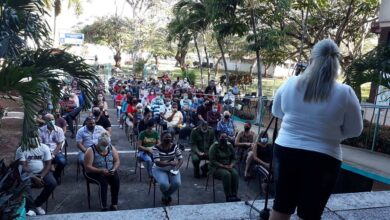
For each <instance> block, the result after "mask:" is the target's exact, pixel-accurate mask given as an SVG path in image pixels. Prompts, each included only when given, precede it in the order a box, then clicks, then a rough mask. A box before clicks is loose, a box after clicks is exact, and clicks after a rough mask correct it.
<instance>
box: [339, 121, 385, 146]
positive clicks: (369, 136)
mask: <svg viewBox="0 0 390 220" xmlns="http://www.w3.org/2000/svg"><path fill="white" fill-rule="evenodd" d="M375 125H376V124H374V123H373V124H371V127H370V122H369V121H367V120H364V122H363V126H364V127H363V131H362V134H361V135H360V136H359V137H354V138H349V139H346V140H344V141H343V142H342V144H346V145H350V146H352V147H359V148H364V149H369V150H371V146H372V141H373V135H374V132H375ZM374 151H377V152H381V153H385V154H390V126H382V125H380V126H379V127H378V134H377V138H376V144H375V148H374Z"/></svg>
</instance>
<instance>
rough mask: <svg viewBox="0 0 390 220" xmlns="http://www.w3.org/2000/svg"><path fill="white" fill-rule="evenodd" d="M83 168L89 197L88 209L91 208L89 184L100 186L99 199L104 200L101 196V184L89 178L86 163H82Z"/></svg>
mask: <svg viewBox="0 0 390 220" xmlns="http://www.w3.org/2000/svg"><path fill="white" fill-rule="evenodd" d="M80 166H81V168H82V171H83V175H84V178H85V183H86V184H87V199H88V209H91V187H90V185H89V184H96V185H97V186H98V187H99V190H98V195H99V201H100V203H101V201H102V198H100V193H99V192H100V184H99V183H98V182H97V181H95V180H93V179H91V178H89V177H88V176H87V174H86V172H85V168H84V165H83V164H80Z"/></svg>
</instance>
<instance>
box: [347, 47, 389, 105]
mask: <svg viewBox="0 0 390 220" xmlns="http://www.w3.org/2000/svg"><path fill="white" fill-rule="evenodd" d="M389 73H390V48H389V47H388V46H387V45H378V46H377V47H376V48H374V49H373V50H371V51H370V52H368V53H367V54H364V55H362V56H360V57H358V58H356V59H355V60H354V61H353V62H352V64H351V65H350V66H349V67H348V68H347V70H346V74H345V75H346V78H345V83H347V84H348V85H350V86H351V87H352V88H353V89H354V90H355V92H356V95H357V96H358V98H359V100H361V89H360V86H361V85H362V84H364V83H367V82H371V83H375V84H376V85H382V86H384V87H386V88H388V89H390V75H389ZM376 95H377V91H375V94H374V95H373V96H374V97H375V96H376Z"/></svg>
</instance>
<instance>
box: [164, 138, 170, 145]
mask: <svg viewBox="0 0 390 220" xmlns="http://www.w3.org/2000/svg"><path fill="white" fill-rule="evenodd" d="M163 142H164V144H169V143H171V138H165V139H163Z"/></svg>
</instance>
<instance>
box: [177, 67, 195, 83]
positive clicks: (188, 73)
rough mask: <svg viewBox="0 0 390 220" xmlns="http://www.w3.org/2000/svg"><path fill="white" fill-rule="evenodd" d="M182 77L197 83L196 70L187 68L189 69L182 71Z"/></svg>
mask: <svg viewBox="0 0 390 220" xmlns="http://www.w3.org/2000/svg"><path fill="white" fill-rule="evenodd" d="M180 78H182V79H184V78H187V80H188V82H189V83H190V84H195V82H196V72H195V71H194V70H187V71H185V72H182V73H181V77H180Z"/></svg>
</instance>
